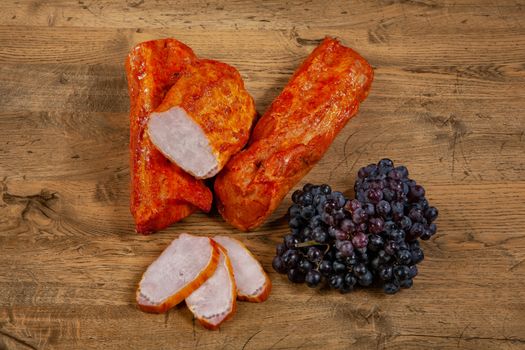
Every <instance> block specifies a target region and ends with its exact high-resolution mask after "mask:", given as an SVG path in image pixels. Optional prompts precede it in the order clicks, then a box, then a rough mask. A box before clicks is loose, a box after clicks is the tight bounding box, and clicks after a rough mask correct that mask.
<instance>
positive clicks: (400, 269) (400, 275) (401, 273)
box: [394, 265, 409, 281]
mask: <svg viewBox="0 0 525 350" xmlns="http://www.w3.org/2000/svg"><path fill="white" fill-rule="evenodd" d="M408 274H409V269H408V266H404V265H399V266H395V267H394V276H395V277H396V278H397V279H398V280H400V281H402V280H404V279H405V278H407V277H408Z"/></svg>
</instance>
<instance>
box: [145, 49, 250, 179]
mask: <svg viewBox="0 0 525 350" xmlns="http://www.w3.org/2000/svg"><path fill="white" fill-rule="evenodd" d="M255 115H256V112H255V104H254V102H253V98H252V97H251V96H250V94H249V93H248V91H247V90H246V89H245V87H244V83H243V81H242V78H241V75H240V74H239V72H238V71H237V70H236V69H235V68H233V67H232V66H229V65H227V64H225V63H222V62H218V61H213V60H204V59H201V60H195V61H193V62H192V63H191V64H189V65H187V66H185V68H184V70H183V71H182V72H181V73H180V75H179V77H178V80H177V81H176V82H175V84H174V85H173V86H172V87H171V89H170V90H169V91H168V93H167V94H166V96H165V97H164V100H163V101H162V103H161V104H160V105H159V106H158V107H157V108H156V109H155V111H154V112H153V113H151V116H150V119H149V122H148V128H147V131H148V135H149V137H150V139H151V141H152V142H153V144H154V145H155V147H156V148H157V149H158V150H159V151H160V152H161V153H162V154H164V155H165V156H166V157H167V158H168V159H170V160H171V161H172V162H174V163H176V164H177V165H178V166H180V167H181V168H182V169H184V170H185V171H186V172H188V173H190V174H191V175H193V176H195V177H196V178H198V179H205V178H209V177H212V176H215V175H216V174H217V173H218V172H219V171H220V170H221V169H222V168H223V167H224V165H225V164H226V162H227V161H228V160H229V159H230V157H231V156H233V155H234V154H236V153H238V152H239V151H240V150H241V149H242V148H243V147H244V146H245V145H246V143H247V142H248V138H249V137H250V130H251V127H252V123H253V120H254V118H255Z"/></svg>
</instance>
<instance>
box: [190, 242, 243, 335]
mask: <svg viewBox="0 0 525 350" xmlns="http://www.w3.org/2000/svg"><path fill="white" fill-rule="evenodd" d="M220 251H221V253H220V259H219V264H218V266H217V269H216V270H215V273H214V274H213V275H212V276H211V277H210V278H209V279H208V280H207V281H206V282H204V284H203V285H202V286H200V287H199V288H198V289H197V290H196V291H194V292H193V293H192V294H191V295H190V296H189V297H187V298H186V305H187V306H188V308H189V309H190V310H191V312H192V313H193V315H194V316H195V318H196V319H197V320H199V322H200V323H201V324H202V325H203V326H204V327H206V328H208V329H212V330H215V329H218V327H219V326H220V325H221V323H223V322H224V321H226V320H227V319H229V318H230V317H231V316H233V314H234V313H235V310H236V300H235V299H236V294H237V288H236V285H235V278H234V271H233V267H232V265H231V262H230V259H229V258H228V255H227V254H226V251H225V250H223V249H222V248H220Z"/></svg>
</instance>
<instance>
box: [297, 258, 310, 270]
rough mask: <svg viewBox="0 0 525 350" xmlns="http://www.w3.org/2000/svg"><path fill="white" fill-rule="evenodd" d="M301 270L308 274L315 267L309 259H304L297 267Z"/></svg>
mask: <svg viewBox="0 0 525 350" xmlns="http://www.w3.org/2000/svg"><path fill="white" fill-rule="evenodd" d="M297 266H298V267H299V268H300V269H301V270H303V271H304V272H308V271H310V270H311V269H312V268H313V265H312V263H311V262H309V261H308V260H307V259H302V260H301V261H300V262H299V265H297Z"/></svg>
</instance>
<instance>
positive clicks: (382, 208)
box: [375, 200, 390, 218]
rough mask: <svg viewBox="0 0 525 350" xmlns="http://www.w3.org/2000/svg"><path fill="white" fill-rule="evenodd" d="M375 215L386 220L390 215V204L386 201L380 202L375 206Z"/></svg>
mask: <svg viewBox="0 0 525 350" xmlns="http://www.w3.org/2000/svg"><path fill="white" fill-rule="evenodd" d="M375 211H376V213H377V214H379V215H381V216H382V217H383V218H386V217H387V215H388V214H389V213H390V203H388V202H387V201H386V200H381V201H379V203H377V204H376V210H375Z"/></svg>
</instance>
